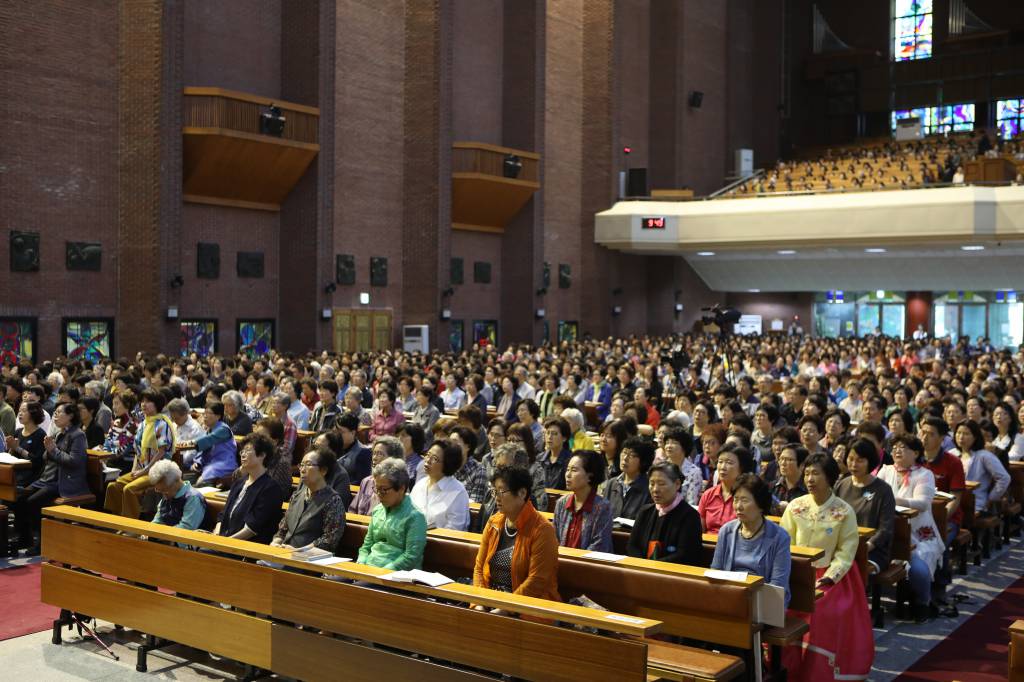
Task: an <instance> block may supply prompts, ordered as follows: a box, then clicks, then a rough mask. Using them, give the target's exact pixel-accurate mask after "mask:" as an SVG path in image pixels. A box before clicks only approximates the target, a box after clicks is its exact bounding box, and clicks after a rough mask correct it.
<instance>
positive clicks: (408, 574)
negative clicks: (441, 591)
mask: <svg viewBox="0 0 1024 682" xmlns="http://www.w3.org/2000/svg"><path fill="white" fill-rule="evenodd" d="M381 578H383V579H384V580H391V581H393V582H396V583H421V584H423V585H429V586H430V587H441V586H442V585H447V584H448V583H453V582H455V581H454V580H452V579H451V578H449V577H448V576H446V575H442V574H440V573H431V572H429V571H421V570H420V569H418V568H414V569H412V570H411V571H393V572H391V573H385V574H384V575H382V576H381Z"/></svg>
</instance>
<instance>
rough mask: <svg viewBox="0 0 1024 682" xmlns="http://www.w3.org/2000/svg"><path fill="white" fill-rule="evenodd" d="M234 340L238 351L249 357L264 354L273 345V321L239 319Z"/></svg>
mask: <svg viewBox="0 0 1024 682" xmlns="http://www.w3.org/2000/svg"><path fill="white" fill-rule="evenodd" d="M235 342H236V343H237V345H238V352H239V353H244V354H245V355H248V356H249V357H251V358H254V357H257V356H260V355H266V354H267V353H269V352H270V349H271V348H273V347H274V321H273V320H239V321H238V335H237V337H236V338H235Z"/></svg>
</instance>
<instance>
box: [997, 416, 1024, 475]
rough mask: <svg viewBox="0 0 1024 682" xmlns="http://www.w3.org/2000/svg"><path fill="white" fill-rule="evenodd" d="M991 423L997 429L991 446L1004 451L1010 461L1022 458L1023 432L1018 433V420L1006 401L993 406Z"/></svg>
mask: <svg viewBox="0 0 1024 682" xmlns="http://www.w3.org/2000/svg"><path fill="white" fill-rule="evenodd" d="M1022 410H1024V408H1022ZM992 424H993V425H995V427H996V429H997V430H998V431H999V435H998V436H996V437H995V438H994V439H993V440H992V447H994V448H998V449H1000V450H1002V451H1003V452H1005V453H1006V455H1007V457H1009V459H1010V461H1011V462H1019V461H1020V460H1022V459H1024V434H1021V433H1020V422H1018V421H1017V415H1016V414H1014V412H1013V408H1012V407H1010V405H1009V404H1008V403H999V404H998V405H996V406H995V408H993V410H992Z"/></svg>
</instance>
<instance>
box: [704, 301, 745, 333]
mask: <svg viewBox="0 0 1024 682" xmlns="http://www.w3.org/2000/svg"><path fill="white" fill-rule="evenodd" d="M701 311H702V312H704V313H705V314H704V315H701V316H700V321H701V322H702V323H703V324H704V325H705V326H706V325H710V324H713V325H715V326H716V327H718V329H719V331H720V333H722V334H725V333H726V330H730V331H731V330H732V326H731V325H734V324H736V323H737V322H739V321H740V318H741V317H742V316H743V315H742V313H740V311H738V310H736V309H735V308H723V307H722V306H721V305H719V304H718V303H716V304H715V305H713V306H711V307H709V308H701ZM727 325H728V326H727Z"/></svg>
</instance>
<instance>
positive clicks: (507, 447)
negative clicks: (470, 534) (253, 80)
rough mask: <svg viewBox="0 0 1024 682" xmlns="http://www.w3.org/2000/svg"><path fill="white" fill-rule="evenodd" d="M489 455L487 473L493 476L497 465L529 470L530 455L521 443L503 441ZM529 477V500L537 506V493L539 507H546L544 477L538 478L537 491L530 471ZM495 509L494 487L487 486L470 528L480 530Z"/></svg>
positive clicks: (535, 479) (535, 480)
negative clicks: (530, 479)
mask: <svg viewBox="0 0 1024 682" xmlns="http://www.w3.org/2000/svg"><path fill="white" fill-rule="evenodd" d="M490 457H491V466H492V470H491V473H490V474H489V475H488V478H490V476H493V472H494V471H497V470H498V468H499V467H510V466H516V467H522V468H523V469H525V470H527V471H530V456H529V455H528V454H527V452H526V448H524V447H523V445H522V443H503V444H501V445H499V446H498V447H496V448H495V449H494V451H493V452H491V453H490ZM531 478H532V480H533V484H532V486H531V489H530V498H529V499H530V501H531V502H533V506H534V507H537V495H538V494H540V495H542V496H543V500H544V502H543V504H544V506H543V507H539V508H541V509H547V508H548V506H547V505H548V494H547V490H546V489H545V488H544V477H543V475H542V476H541V478H540V488H539V493H538V487H537V478H535V477H534V476H533V474H532V472H531ZM495 511H497V500H496V499H495V497H494V487H493V486H489V487H488V489H487V495H486V497H484V501H483V502H482V503H481V504H480V512H479V513H478V514H477V517H476V519H475V520H474V521H471V522H470V530H472V531H476V532H480V530H481V529H482V528H484V527H486V525H487V521H488V519H490V518H491V517H492V516H493V515H494V512H495Z"/></svg>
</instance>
